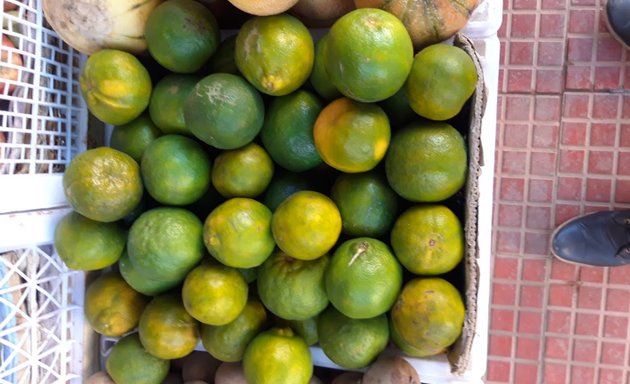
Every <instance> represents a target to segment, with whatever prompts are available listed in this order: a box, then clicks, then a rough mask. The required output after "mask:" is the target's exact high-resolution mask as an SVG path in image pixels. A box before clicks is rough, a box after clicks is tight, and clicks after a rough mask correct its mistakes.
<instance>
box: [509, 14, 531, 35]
mask: <svg viewBox="0 0 630 384" xmlns="http://www.w3.org/2000/svg"><path fill="white" fill-rule="evenodd" d="M511 27H512V31H511V32H512V33H511V34H510V37H512V38H514V37H532V38H533V37H536V15H535V14H524V13H519V14H512V25H511Z"/></svg>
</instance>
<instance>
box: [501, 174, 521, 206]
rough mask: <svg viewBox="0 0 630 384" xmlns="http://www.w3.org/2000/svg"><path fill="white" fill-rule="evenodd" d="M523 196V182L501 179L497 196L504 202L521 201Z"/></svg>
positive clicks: (515, 179) (513, 179) (508, 178)
mask: <svg viewBox="0 0 630 384" xmlns="http://www.w3.org/2000/svg"><path fill="white" fill-rule="evenodd" d="M524 195H525V180H523V179H517V178H511V177H503V178H502V179H501V191H500V193H499V196H500V198H501V199H502V200H505V201H523V196H524Z"/></svg>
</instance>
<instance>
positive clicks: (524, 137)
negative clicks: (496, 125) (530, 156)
mask: <svg viewBox="0 0 630 384" xmlns="http://www.w3.org/2000/svg"><path fill="white" fill-rule="evenodd" d="M528 137H529V126H528V125H527V124H505V125H504V126H503V145H505V146H507V147H514V148H527V146H528Z"/></svg>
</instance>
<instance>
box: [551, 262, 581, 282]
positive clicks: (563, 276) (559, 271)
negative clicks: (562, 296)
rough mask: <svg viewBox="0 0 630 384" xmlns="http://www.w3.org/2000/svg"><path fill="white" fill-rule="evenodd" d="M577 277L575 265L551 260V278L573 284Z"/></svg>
mask: <svg viewBox="0 0 630 384" xmlns="http://www.w3.org/2000/svg"><path fill="white" fill-rule="evenodd" d="M577 277H578V267H577V266H576V265H575V264H571V263H565V262H564V261H562V260H558V259H556V258H553V259H551V278H552V279H554V280H563V281H566V282H574V281H576V279H577Z"/></svg>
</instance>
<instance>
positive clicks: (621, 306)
mask: <svg viewBox="0 0 630 384" xmlns="http://www.w3.org/2000/svg"><path fill="white" fill-rule="evenodd" d="M612 269H614V268H611V271H612ZM626 273H627V272H626ZM606 310H607V311H613V312H621V313H623V314H626V313H627V312H628V311H629V310H630V291H628V290H626V289H616V288H608V289H607V290H606Z"/></svg>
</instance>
